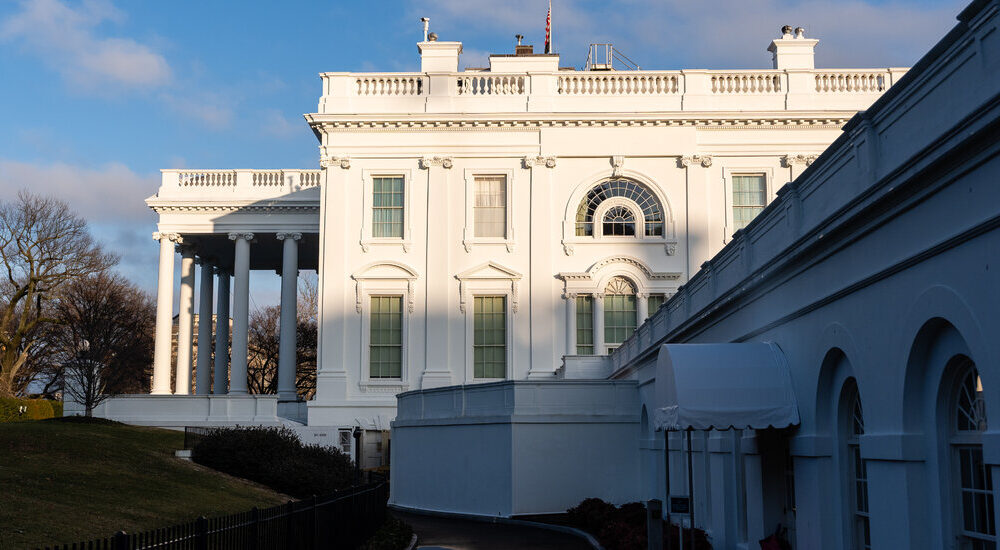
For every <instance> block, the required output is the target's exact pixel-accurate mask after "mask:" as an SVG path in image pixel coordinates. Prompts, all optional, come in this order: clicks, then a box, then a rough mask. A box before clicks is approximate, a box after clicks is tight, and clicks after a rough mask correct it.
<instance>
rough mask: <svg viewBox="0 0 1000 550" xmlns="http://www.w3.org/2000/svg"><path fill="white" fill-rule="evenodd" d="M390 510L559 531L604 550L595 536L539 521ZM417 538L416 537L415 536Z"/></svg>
mask: <svg viewBox="0 0 1000 550" xmlns="http://www.w3.org/2000/svg"><path fill="white" fill-rule="evenodd" d="M389 509H390V510H397V511H399V512H405V513H408V514H417V515H421V516H434V517H441V518H454V519H466V520H471V521H481V522H483V523H503V524H506V525H521V526H524V527H537V528H538V529H547V530H549V531H557V532H560V533H566V534H568V535H573V536H575V537H579V538H581V539H584V540H586V541H587V543H588V544H590V546H591V548H593V549H594V550H604V547H603V546H601V543H599V542H597V539H596V538H594V536H593V535H591V534H590V533H587V532H586V531H583V530H580V529H577V528H575V527H567V526H565V525H553V524H551V523H540V522H537V521H527V520H523V519H511V518H504V517H500V516H483V515H479V514H461V513H458V512H441V511H438V510H421V509H419V508H408V507H406V506H399V505H398V504H390V505H389ZM414 536H416V535H414Z"/></svg>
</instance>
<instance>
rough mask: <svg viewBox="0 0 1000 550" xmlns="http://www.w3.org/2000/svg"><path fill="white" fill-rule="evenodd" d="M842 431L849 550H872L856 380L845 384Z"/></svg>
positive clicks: (861, 418) (862, 420) (842, 402)
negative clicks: (850, 549)
mask: <svg viewBox="0 0 1000 550" xmlns="http://www.w3.org/2000/svg"><path fill="white" fill-rule="evenodd" d="M840 428H841V434H842V437H841V441H842V445H843V448H842V450H843V454H842V456H843V457H844V463H845V464H844V465H845V466H846V468H845V469H844V470H842V472H843V474H844V483H843V487H844V491H845V493H846V495H847V499H846V504H847V524H848V525H847V529H848V532H849V534H850V536H849V539H848V540H850V541H851V546H850V548H853V549H855V550H870V549H871V547H872V543H871V520H870V515H869V509H868V465H867V464H866V462H865V459H864V458H863V457H862V456H861V436H862V435H864V433H865V417H864V408H863V407H862V404H861V394H860V393H859V392H858V385H857V383H856V382H855V380H854V379H853V378H850V379H848V380H847V382H845V383H844V389H843V392H842V395H841V399H840Z"/></svg>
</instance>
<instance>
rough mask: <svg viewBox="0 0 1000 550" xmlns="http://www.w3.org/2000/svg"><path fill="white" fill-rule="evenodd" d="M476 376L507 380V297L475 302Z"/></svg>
mask: <svg viewBox="0 0 1000 550" xmlns="http://www.w3.org/2000/svg"><path fill="white" fill-rule="evenodd" d="M473 302H474V304H473V327H472V329H473V343H472V353H473V376H474V377H475V378H505V377H506V376H507V297H506V296H475V297H474V298H473Z"/></svg>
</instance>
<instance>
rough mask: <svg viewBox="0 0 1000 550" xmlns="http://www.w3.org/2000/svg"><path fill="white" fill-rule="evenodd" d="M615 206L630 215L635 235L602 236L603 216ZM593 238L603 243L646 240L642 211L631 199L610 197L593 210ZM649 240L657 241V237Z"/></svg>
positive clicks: (644, 220)
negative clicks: (621, 207) (622, 208)
mask: <svg viewBox="0 0 1000 550" xmlns="http://www.w3.org/2000/svg"><path fill="white" fill-rule="evenodd" d="M615 206H623V207H625V208H627V209H628V211H629V212H631V213H632V218H633V219H634V220H633V225H634V229H635V235H631V236H629V235H605V234H604V216H605V215H606V214H607V213H608V210H611V209H612V208H614V207H615ZM594 238H595V239H602V240H605V241H609V240H610V241H637V240H642V239H645V238H647V237H646V219H645V217H644V216H643V215H642V209H641V208H639V205H638V204H637V203H636V202H635V201H634V200H631V199H627V198H625V197H611V198H610V199H607V200H605V201H604V202H602V203H601V204H600V205H598V207H597V209H596V210H594ZM649 238H651V239H658V237H649Z"/></svg>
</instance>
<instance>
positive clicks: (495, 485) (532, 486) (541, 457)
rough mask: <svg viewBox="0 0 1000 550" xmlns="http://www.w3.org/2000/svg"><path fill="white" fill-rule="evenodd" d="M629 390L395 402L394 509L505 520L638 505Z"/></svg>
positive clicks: (551, 386)
mask: <svg viewBox="0 0 1000 550" xmlns="http://www.w3.org/2000/svg"><path fill="white" fill-rule="evenodd" d="M638 409H639V407H638V395H637V392H636V384H635V382H633V381H621V380H616V381H604V380H601V381H597V380H588V381H582V380H581V381H568V380H562V381H527V380H524V381H507V382H496V383H491V384H478V385H473V386H451V387H446V388H436V389H431V390H421V391H414V392H407V393H403V394H400V395H399V408H398V410H399V413H398V415H397V417H396V420H395V422H393V429H392V488H391V491H392V494H391V496H390V502H391V503H392V504H394V505H396V506H401V507H406V508H415V509H420V510H432V511H440V512H454V513H463V514H477V515H484V516H501V517H510V516H513V515H519V514H543V513H557V512H564V511H565V510H566V509H567V508H570V507H572V506H574V505H576V504H578V503H579V502H580V501H581V500H583V499H584V498H588V497H598V498H602V499H604V500H608V501H610V502H614V503H618V504H622V503H625V502H629V501H635V500H638V499H639V473H638V466H639V457H638V450H637V445H636V442H637V441H638V436H639V418H638V414H637V412H636V411H637V410H638Z"/></svg>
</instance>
